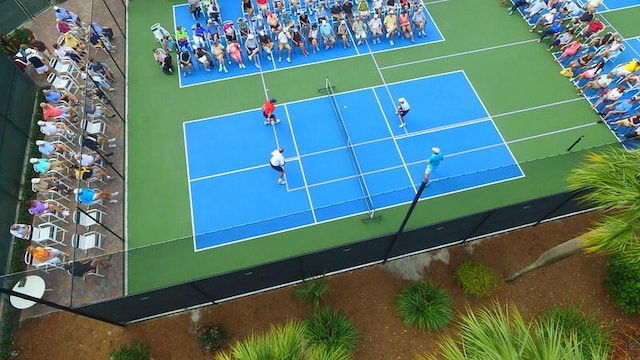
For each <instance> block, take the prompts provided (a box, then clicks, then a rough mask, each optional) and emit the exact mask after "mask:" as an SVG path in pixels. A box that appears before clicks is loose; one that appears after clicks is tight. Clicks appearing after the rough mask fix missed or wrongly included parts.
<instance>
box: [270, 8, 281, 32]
mask: <svg viewBox="0 0 640 360" xmlns="http://www.w3.org/2000/svg"><path fill="white" fill-rule="evenodd" d="M267 24H269V28H270V29H271V32H272V33H275V32H277V31H278V30H280V20H278V16H277V15H276V14H275V13H273V12H271V11H267Z"/></svg>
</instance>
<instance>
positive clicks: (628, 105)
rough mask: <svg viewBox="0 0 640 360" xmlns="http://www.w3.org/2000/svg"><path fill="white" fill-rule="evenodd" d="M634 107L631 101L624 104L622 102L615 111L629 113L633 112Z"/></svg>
mask: <svg viewBox="0 0 640 360" xmlns="http://www.w3.org/2000/svg"><path fill="white" fill-rule="evenodd" d="M632 106H633V104H632V103H631V101H629V100H626V101H622V102H620V103H619V104H618V105H616V106H615V107H614V109H615V110H616V111H624V112H627V111H629V110H631V107H632Z"/></svg>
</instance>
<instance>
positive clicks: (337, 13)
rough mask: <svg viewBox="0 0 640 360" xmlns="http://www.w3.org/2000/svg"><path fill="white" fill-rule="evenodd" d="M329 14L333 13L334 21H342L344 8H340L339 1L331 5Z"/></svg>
mask: <svg viewBox="0 0 640 360" xmlns="http://www.w3.org/2000/svg"><path fill="white" fill-rule="evenodd" d="M329 12H330V13H331V18H332V19H333V21H338V20H340V19H342V6H340V3H339V2H338V0H335V1H334V2H333V5H331V9H329Z"/></svg>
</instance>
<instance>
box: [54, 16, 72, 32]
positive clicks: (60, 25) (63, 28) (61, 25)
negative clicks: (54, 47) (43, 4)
mask: <svg viewBox="0 0 640 360" xmlns="http://www.w3.org/2000/svg"><path fill="white" fill-rule="evenodd" d="M56 29H58V31H59V32H60V33H61V34H66V33H68V32H70V31H73V30H72V28H71V25H69V24H67V23H66V22H64V21H62V20H60V19H56Z"/></svg>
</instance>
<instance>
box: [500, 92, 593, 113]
mask: <svg viewBox="0 0 640 360" xmlns="http://www.w3.org/2000/svg"><path fill="white" fill-rule="evenodd" d="M581 100H583V98H582V96H581V97H577V98H573V99H568V100H561V101H556V102H552V103H549V104H544V105H538V106H532V107H529V108H526V109H520V110H514V111H508V112H505V113H502V114H498V115H492V117H493V118H497V117H501V116H508V115H514V114H519V113H523V112H527V111H531V110H539V109H544V108H547V107H551V106H556V105H562V104H568V103H572V102H576V101H581Z"/></svg>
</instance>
